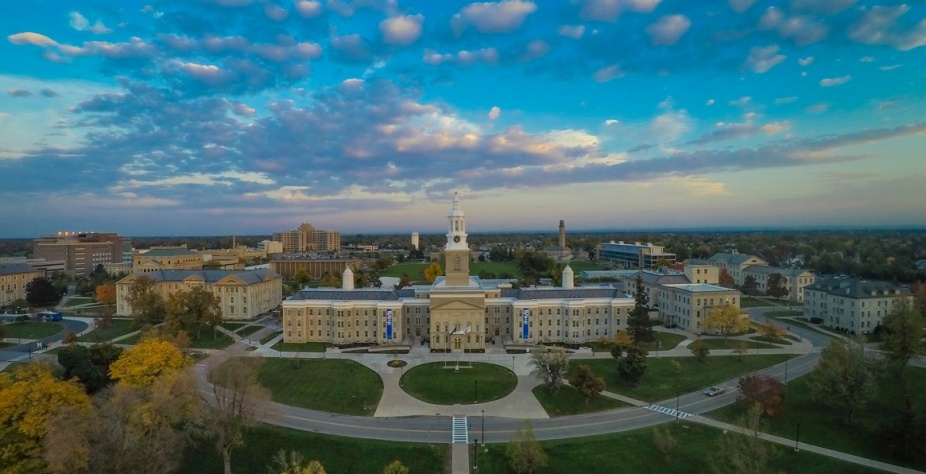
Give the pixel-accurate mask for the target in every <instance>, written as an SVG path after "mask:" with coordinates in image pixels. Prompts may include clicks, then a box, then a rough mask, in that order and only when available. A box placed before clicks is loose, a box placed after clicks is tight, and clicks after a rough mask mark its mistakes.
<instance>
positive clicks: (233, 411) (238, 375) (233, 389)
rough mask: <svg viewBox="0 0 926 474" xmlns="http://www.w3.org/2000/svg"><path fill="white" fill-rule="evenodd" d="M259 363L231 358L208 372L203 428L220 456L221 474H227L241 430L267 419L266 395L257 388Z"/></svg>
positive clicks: (264, 391) (240, 443)
mask: <svg viewBox="0 0 926 474" xmlns="http://www.w3.org/2000/svg"><path fill="white" fill-rule="evenodd" d="M262 363H263V359H261V358H256V357H254V358H250V357H236V356H233V357H231V358H229V359H227V360H225V361H224V362H222V363H220V364H219V365H216V366H213V367H211V368H210V370H209V373H208V379H209V382H210V383H211V384H212V390H211V392H210V394H209V395H208V396H207V400H206V402H207V403H208V404H209V405H210V406H212V408H213V409H212V410H211V411H209V413H208V415H207V416H208V418H207V426H208V428H209V430H210V431H211V434H212V435H213V436H214V437H215V444H216V447H217V448H218V449H219V451H220V452H221V453H222V461H223V463H224V465H225V474H231V472H232V470H231V455H232V451H233V450H234V449H235V448H236V447H238V446H240V445H242V444H244V430H245V429H246V428H248V427H251V426H254V425H256V424H258V423H260V422H261V421H263V420H264V419H265V418H267V417H268V416H269V415H270V391H269V390H267V389H266V388H264V387H262V386H261V385H260V382H258V380H257V372H258V370H259V369H260V366H261V364H262Z"/></svg>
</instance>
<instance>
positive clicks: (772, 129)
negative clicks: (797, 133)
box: [762, 120, 791, 135]
mask: <svg viewBox="0 0 926 474" xmlns="http://www.w3.org/2000/svg"><path fill="white" fill-rule="evenodd" d="M790 129H791V122H788V121H787V120H783V121H780V122H769V123H767V124H765V125H763V126H762V131H763V132H765V134H766V135H776V134H778V133H781V132H784V131H785V130H790Z"/></svg>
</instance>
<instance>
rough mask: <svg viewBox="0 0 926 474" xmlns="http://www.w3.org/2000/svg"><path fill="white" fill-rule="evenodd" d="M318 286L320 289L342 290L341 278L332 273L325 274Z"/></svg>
mask: <svg viewBox="0 0 926 474" xmlns="http://www.w3.org/2000/svg"><path fill="white" fill-rule="evenodd" d="M318 286H319V287H320V288H340V287H341V277H340V276H339V275H332V274H330V273H325V274H324V275H322V278H321V280H319V281H318Z"/></svg>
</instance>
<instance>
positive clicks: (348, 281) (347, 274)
mask: <svg viewBox="0 0 926 474" xmlns="http://www.w3.org/2000/svg"><path fill="white" fill-rule="evenodd" d="M341 289H342V290H353V289H354V272H352V271H351V269H350V265H348V266H346V267H344V273H342V274H341Z"/></svg>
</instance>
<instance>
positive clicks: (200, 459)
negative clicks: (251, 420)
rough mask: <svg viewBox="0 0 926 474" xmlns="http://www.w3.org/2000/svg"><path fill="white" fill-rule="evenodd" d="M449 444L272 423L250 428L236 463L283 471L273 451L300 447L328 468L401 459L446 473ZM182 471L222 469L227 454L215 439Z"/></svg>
mask: <svg viewBox="0 0 926 474" xmlns="http://www.w3.org/2000/svg"><path fill="white" fill-rule="evenodd" d="M447 446H448V445H447V444H443V443H437V444H426V443H404V442H390V441H378V440H372V439H355V438H344V437H339V436H326V435H320V434H316V433H311V432H306V431H297V430H293V429H288V428H281V427H275V426H268V425H260V426H257V427H254V428H251V429H250V430H248V431H247V432H246V434H245V436H244V445H243V446H241V447H239V448H237V449H235V451H234V452H233V453H232V464H231V467H232V469H233V470H234V472H238V473H258V474H260V473H268V472H280V470H279V469H274V470H271V468H275V467H277V466H275V465H274V463H273V456H274V455H276V454H277V453H278V452H280V451H285V452H287V453H289V452H290V451H295V452H297V453H299V454H300V455H302V457H303V459H304V460H305V462H308V461H312V460H317V461H319V462H320V463H321V464H322V466H324V468H325V471H326V472H329V473H332V474H336V473H348V472H358V473H379V472H382V470H383V468H384V467H386V465H387V464H389V463H391V462H392V461H394V460H396V459H398V460H400V461H401V462H402V464H404V465H405V466H406V467H408V468H409V471H410V472H412V473H415V474H419V473H421V474H443V473H444V472H445V471H444V469H445V467H444V466H445V464H446V463H447V462H448V461H449V458H450V453H449V450H448V449H447ZM178 472H180V473H181V474H200V473H204V472H222V456H221V455H220V454H219V452H218V451H217V450H216V449H215V445H214V443H212V442H211V440H207V441H203V442H201V443H200V444H199V445H197V446H195V447H193V448H191V449H189V450H187V452H186V453H185V455H184V458H183V465H182V467H181V468H180V469H179V471H178Z"/></svg>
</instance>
